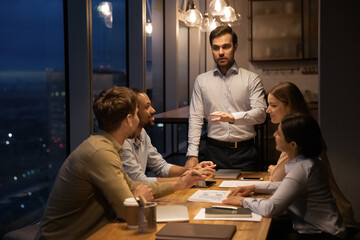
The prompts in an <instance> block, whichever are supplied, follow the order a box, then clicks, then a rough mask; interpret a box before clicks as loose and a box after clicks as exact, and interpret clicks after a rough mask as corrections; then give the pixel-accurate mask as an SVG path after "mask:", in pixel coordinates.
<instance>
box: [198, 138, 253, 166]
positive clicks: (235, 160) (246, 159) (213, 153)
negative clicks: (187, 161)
mask: <svg viewBox="0 0 360 240" xmlns="http://www.w3.org/2000/svg"><path fill="white" fill-rule="evenodd" d="M203 160H205V161H212V162H214V163H215V164H216V169H223V168H224V169H229V168H233V169H241V170H242V171H258V169H259V168H258V152H257V150H256V148H255V144H254V143H253V142H251V141H250V142H248V143H246V144H242V145H241V146H238V147H237V148H224V147H219V146H215V145H214V144H211V143H210V142H209V140H207V141H206V147H205V158H204V159H203Z"/></svg>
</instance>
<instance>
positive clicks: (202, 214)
mask: <svg viewBox="0 0 360 240" xmlns="http://www.w3.org/2000/svg"><path fill="white" fill-rule="evenodd" d="M251 215H252V217H251V218H207V217H205V208H201V209H200V211H199V212H198V213H197V214H196V216H195V217H194V220H229V221H250V222H260V220H261V218H262V217H261V215H259V214H256V213H251Z"/></svg>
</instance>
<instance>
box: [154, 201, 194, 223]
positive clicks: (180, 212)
mask: <svg viewBox="0 0 360 240" xmlns="http://www.w3.org/2000/svg"><path fill="white" fill-rule="evenodd" d="M156 221H157V222H187V221H189V213H188V210H187V207H186V206H185V205H165V206H159V205H157V206H156Z"/></svg>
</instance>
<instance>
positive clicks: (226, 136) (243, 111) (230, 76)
mask: <svg viewBox="0 0 360 240" xmlns="http://www.w3.org/2000/svg"><path fill="white" fill-rule="evenodd" d="M265 110H266V101H265V92H264V88H263V85H262V83H261V80H260V78H259V76H258V75H257V74H255V73H253V72H250V71H248V70H245V69H243V68H239V67H238V66H237V64H236V63H234V64H233V66H232V67H231V68H230V69H229V70H228V71H227V73H226V76H223V75H222V74H221V72H220V71H219V69H218V68H217V67H215V68H214V69H213V70H212V71H208V72H206V73H203V74H200V75H199V76H198V77H197V78H196V81H195V84H194V90H193V93H192V98H191V104H190V117H189V147H188V151H187V154H186V155H187V156H198V151H199V142H200V135H201V127H202V124H203V122H204V119H206V120H207V122H208V125H207V129H208V137H210V138H213V139H216V140H219V141H225V142H239V141H246V140H249V139H251V138H253V137H254V136H255V130H254V127H253V125H256V124H261V123H263V122H264V121H265V118H266V112H265ZM215 111H222V112H226V113H231V114H232V115H233V116H234V118H235V123H234V124H230V123H227V122H211V121H210V119H211V118H212V117H210V113H212V112H215Z"/></svg>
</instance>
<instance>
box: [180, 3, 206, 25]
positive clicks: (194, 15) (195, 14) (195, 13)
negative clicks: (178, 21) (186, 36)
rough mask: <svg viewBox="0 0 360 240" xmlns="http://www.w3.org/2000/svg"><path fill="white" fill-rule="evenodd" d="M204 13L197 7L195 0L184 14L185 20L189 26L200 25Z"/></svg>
mask: <svg viewBox="0 0 360 240" xmlns="http://www.w3.org/2000/svg"><path fill="white" fill-rule="evenodd" d="M201 20H202V15H201V13H200V12H199V10H197V9H196V6H195V3H194V1H192V3H191V5H190V8H189V10H187V11H186V12H185V14H184V21H185V24H186V26H188V27H200V26H201Z"/></svg>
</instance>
